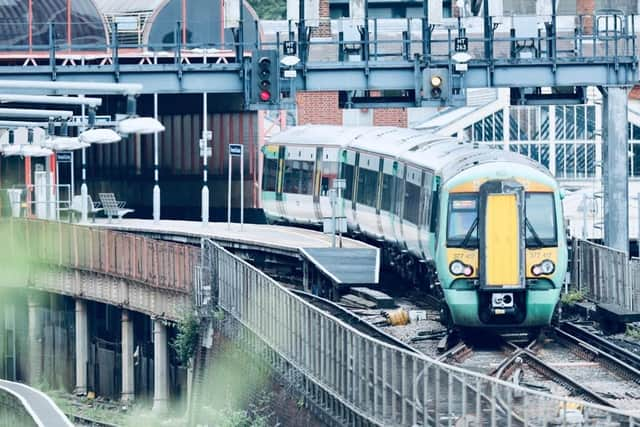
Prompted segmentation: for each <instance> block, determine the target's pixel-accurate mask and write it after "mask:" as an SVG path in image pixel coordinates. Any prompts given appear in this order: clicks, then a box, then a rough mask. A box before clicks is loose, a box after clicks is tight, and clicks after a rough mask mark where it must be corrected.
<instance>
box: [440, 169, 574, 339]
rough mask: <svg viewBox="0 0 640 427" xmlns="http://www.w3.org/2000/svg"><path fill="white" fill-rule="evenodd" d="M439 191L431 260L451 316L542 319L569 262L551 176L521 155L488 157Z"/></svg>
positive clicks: (480, 321)
mask: <svg viewBox="0 0 640 427" xmlns="http://www.w3.org/2000/svg"><path fill="white" fill-rule="evenodd" d="M441 192H442V204H441V212H442V215H441V221H440V227H439V235H440V236H441V237H442V238H440V239H438V244H437V248H436V264H437V269H438V273H439V274H438V277H439V279H440V281H441V287H442V291H443V294H444V298H445V300H446V302H447V308H448V313H447V315H448V317H449V320H450V322H451V323H452V324H453V325H456V326H463V327H497V328H501V327H502V328H504V327H505V326H507V327H512V326H517V327H523V328H529V327H539V326H544V325H548V324H549V323H550V322H551V319H552V316H553V313H554V310H555V309H556V305H557V303H558V300H559V295H560V291H561V287H562V282H563V280H564V276H565V272H566V266H567V247H566V239H565V235H564V222H563V216H562V204H561V200H560V199H561V197H560V190H559V188H558V185H557V183H556V181H555V180H554V179H553V178H552V177H551V176H550V175H549V174H547V173H545V172H543V171H541V170H539V169H538V168H533V167H530V166H528V165H526V164H523V163H522V162H517V163H514V162H513V161H511V162H495V161H492V162H487V163H481V164H477V165H473V166H471V167H469V168H466V169H465V170H464V171H460V172H459V173H456V174H455V176H453V177H451V178H450V179H449V180H447V181H446V182H444V183H443V185H442V189H441Z"/></svg>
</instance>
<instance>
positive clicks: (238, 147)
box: [229, 144, 242, 156]
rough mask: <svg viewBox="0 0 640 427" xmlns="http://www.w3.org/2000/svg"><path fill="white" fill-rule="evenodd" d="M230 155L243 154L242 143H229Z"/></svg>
mask: <svg viewBox="0 0 640 427" xmlns="http://www.w3.org/2000/svg"><path fill="white" fill-rule="evenodd" d="M229 155H230V156H241V155H242V144H229Z"/></svg>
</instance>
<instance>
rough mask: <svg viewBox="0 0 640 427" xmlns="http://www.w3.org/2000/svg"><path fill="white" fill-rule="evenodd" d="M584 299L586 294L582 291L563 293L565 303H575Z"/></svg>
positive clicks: (562, 298) (562, 299)
mask: <svg viewBox="0 0 640 427" xmlns="http://www.w3.org/2000/svg"><path fill="white" fill-rule="evenodd" d="M583 300H584V295H583V293H582V292H580V291H570V292H567V293H565V294H562V297H561V301H562V303H563V304H574V303H576V302H580V301H583Z"/></svg>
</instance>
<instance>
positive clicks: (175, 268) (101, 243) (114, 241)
mask: <svg viewBox="0 0 640 427" xmlns="http://www.w3.org/2000/svg"><path fill="white" fill-rule="evenodd" d="M2 224H3V227H5V228H4V229H5V230H6V231H5V233H8V234H9V235H10V236H11V239H8V241H5V244H9V245H11V246H10V247H12V248H15V251H14V255H15V256H19V253H20V252H23V255H24V257H25V258H28V261H30V262H29V265H30V266H31V267H32V268H33V267H37V265H39V264H46V265H48V266H51V265H54V266H60V267H65V268H72V269H76V270H84V271H89V272H92V273H98V274H105V275H108V276H111V277H117V278H122V279H125V280H131V281H134V282H139V283H143V284H145V285H147V286H150V287H152V288H159V289H164V290H168V291H175V292H180V293H187V294H190V293H191V292H192V290H193V282H194V274H193V272H194V271H195V270H196V268H197V266H198V264H199V262H200V248H198V247H194V246H188V245H183V244H178V243H172V242H164V241H160V240H155V239H151V238H146V237H141V236H137V235H135V234H128V233H120V232H115V231H111V230H98V229H94V228H90V227H86V226H80V225H74V224H68V223H63V222H50V221H40V220H30V219H11V220H6V221H3V223H2ZM3 237H5V236H3Z"/></svg>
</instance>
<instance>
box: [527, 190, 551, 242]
mask: <svg viewBox="0 0 640 427" xmlns="http://www.w3.org/2000/svg"><path fill="white" fill-rule="evenodd" d="M525 211H526V218H527V220H526V224H525V225H526V229H527V246H528V247H536V246H538V247H539V246H555V245H556V244H557V235H556V230H557V227H556V209H555V204H554V201H553V193H526V195H525Z"/></svg>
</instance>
